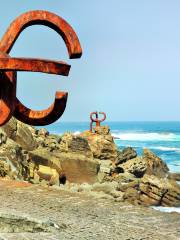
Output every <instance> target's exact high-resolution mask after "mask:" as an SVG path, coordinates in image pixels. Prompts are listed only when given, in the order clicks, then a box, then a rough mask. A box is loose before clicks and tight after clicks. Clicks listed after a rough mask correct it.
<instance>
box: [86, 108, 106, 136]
mask: <svg viewBox="0 0 180 240" xmlns="http://www.w3.org/2000/svg"><path fill="white" fill-rule="evenodd" d="M99 114H100V115H103V118H101V119H99ZM94 115H95V118H93V116H94ZM90 119H91V123H90V132H92V130H93V123H96V127H99V126H100V125H101V122H103V121H104V120H106V114H105V113H104V112H99V113H98V112H92V113H91V114H90Z"/></svg>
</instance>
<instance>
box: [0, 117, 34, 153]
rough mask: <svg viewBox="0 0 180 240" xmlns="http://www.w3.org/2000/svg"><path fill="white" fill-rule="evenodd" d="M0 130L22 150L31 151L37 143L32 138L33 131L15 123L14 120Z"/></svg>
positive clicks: (24, 125) (19, 123) (17, 122)
mask: <svg viewBox="0 0 180 240" xmlns="http://www.w3.org/2000/svg"><path fill="white" fill-rule="evenodd" d="M2 129H3V130H4V132H5V133H6V134H7V137H8V138H10V139H12V140H13V141H15V142H16V143H18V144H19V145H20V146H21V147H22V148H23V149H25V150H28V151H31V150H33V149H35V148H36V147H37V142H36V140H35V138H34V137H33V132H34V131H35V129H34V128H33V127H30V126H28V125H26V124H23V123H21V122H19V121H17V120H16V119H15V118H11V120H10V121H9V122H8V123H7V124H5V125H4V126H3V127H2Z"/></svg>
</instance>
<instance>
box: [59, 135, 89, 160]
mask: <svg viewBox="0 0 180 240" xmlns="http://www.w3.org/2000/svg"><path fill="white" fill-rule="evenodd" d="M59 149H60V151H61V152H65V153H77V154H83V155H85V156H87V157H91V158H92V157H93V154H92V151H91V149H90V146H89V144H88V141H87V139H85V138H83V137H81V136H74V135H73V134H71V133H65V134H64V135H63V136H62V138H61V142H60V147H59Z"/></svg>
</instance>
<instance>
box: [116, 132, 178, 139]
mask: <svg viewBox="0 0 180 240" xmlns="http://www.w3.org/2000/svg"><path fill="white" fill-rule="evenodd" d="M112 135H113V137H115V138H117V139H120V140H126V141H180V135H176V134H174V133H155V132H154V133H132V132H129V133H112Z"/></svg>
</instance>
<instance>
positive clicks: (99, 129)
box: [93, 126, 110, 135]
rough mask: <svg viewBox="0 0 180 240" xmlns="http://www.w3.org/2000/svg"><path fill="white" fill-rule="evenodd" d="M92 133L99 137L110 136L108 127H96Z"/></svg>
mask: <svg viewBox="0 0 180 240" xmlns="http://www.w3.org/2000/svg"><path fill="white" fill-rule="evenodd" d="M93 129H94V133H95V134H99V135H109V134H110V128H109V126H98V127H94V128H93Z"/></svg>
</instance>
